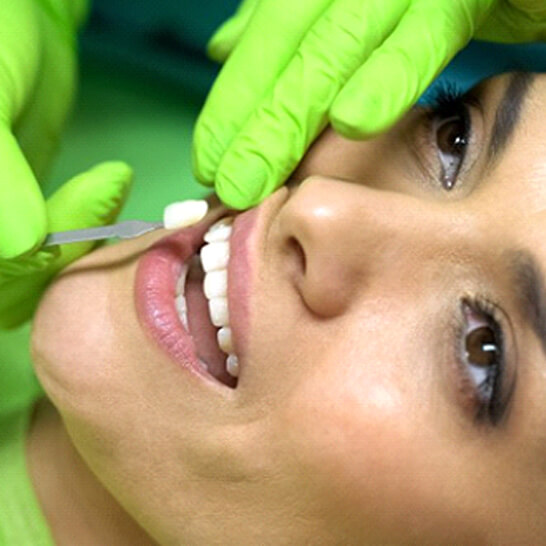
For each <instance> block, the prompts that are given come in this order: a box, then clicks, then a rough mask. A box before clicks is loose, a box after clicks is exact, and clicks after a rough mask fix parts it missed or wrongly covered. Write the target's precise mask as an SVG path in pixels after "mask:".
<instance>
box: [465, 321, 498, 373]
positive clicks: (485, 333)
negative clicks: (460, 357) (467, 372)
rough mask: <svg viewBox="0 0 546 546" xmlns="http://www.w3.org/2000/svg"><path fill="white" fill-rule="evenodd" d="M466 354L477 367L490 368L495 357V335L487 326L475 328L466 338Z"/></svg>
mask: <svg viewBox="0 0 546 546" xmlns="http://www.w3.org/2000/svg"><path fill="white" fill-rule="evenodd" d="M465 345H466V352H467V355H468V358H469V360H470V361H471V362H472V363H473V364H475V365H477V366H485V367H487V366H491V365H493V364H495V360H496V357H497V344H496V342H495V334H494V332H493V331H492V330H491V328H489V326H482V327H481V328H476V329H475V330H473V331H472V332H470V333H469V334H468V336H467V337H466V343H465Z"/></svg>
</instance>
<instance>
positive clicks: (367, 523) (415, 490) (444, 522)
mask: <svg viewBox="0 0 546 546" xmlns="http://www.w3.org/2000/svg"><path fill="white" fill-rule="evenodd" d="M398 342H399V346H398V347H399V348H398V349H397V350H396V351H393V350H388V348H389V344H387V343H379V345H378V346H374V345H373V344H371V345H370V344H368V347H367V348H366V351H363V352H362V353H361V354H360V356H359V355H358V354H354V355H351V353H350V344H348V345H347V346H346V347H344V348H343V349H344V350H339V349H340V348H339V347H338V348H337V349H338V352H337V354H334V353H333V352H332V353H331V354H328V355H324V361H321V362H316V363H315V364H314V371H311V370H310V371H309V372H308V374H307V378H306V379H305V381H302V382H301V383H300V385H299V389H298V390H297V392H294V393H293V394H292V395H291V397H290V400H289V402H288V403H287V404H285V406H284V408H283V409H282V413H281V414H280V416H279V419H278V421H277V428H276V430H277V433H276V437H277V438H279V442H278V449H280V450H281V451H282V452H283V453H284V454H285V455H286V454H289V457H288V459H287V460H289V461H291V463H290V465H288V467H290V468H291V472H292V473H293V474H294V475H297V476H299V478H297V479H298V480H301V483H300V484H299V485H298V489H299V490H300V491H309V493H308V494H309V497H310V499H311V502H314V503H316V505H315V506H314V510H315V511H316V512H317V513H320V514H327V516H326V517H327V518H328V522H329V524H330V525H331V526H332V528H335V529H341V530H342V532H344V533H345V534H346V536H347V537H353V539H354V537H355V536H358V537H359V540H361V541H365V542H366V543H368V542H372V543H373V542H376V543H377V542H385V541H387V542H389V541H392V542H397V541H400V542H404V541H405V540H407V537H408V527H411V526H413V528H414V529H415V530H417V529H418V527H419V525H421V523H423V528H422V529H419V533H421V535H420V536H421V537H431V538H437V537H439V536H441V533H442V532H443V531H445V529H446V528H448V526H449V525H451V524H452V523H453V520H454V518H455V519H456V516H454V515H453V514H452V510H450V509H449V507H453V506H454V504H453V502H452V500H450V502H446V503H445V504H443V503H442V495H443V493H442V491H444V492H445V491H446V489H447V490H449V489H450V487H451V486H450V484H451V485H453V483H456V481H457V475H458V474H464V468H461V462H462V461H461V460H458V459H457V451H456V450H453V449H452V448H451V447H452V446H451V447H450V446H449V445H448V444H447V443H446V426H445V425H446V423H445V422H443V421H442V420H441V419H440V418H438V416H437V412H435V411H433V405H432V404H431V403H430V402H429V403H426V402H425V403H423V398H424V396H425V393H426V390H424V389H422V388H420V387H419V388H417V387H415V385H416V384H420V380H421V379H422V378H419V377H418V373H415V372H412V371H411V369H410V368H411V366H410V365H409V364H408V362H411V361H412V359H411V358H410V357H411V355H412V354H413V351H414V348H413V347H412V346H411V345H409V344H404V341H403V339H402V337H400V338H398ZM391 345H392V344H391ZM353 346H355V343H354V340H353ZM382 347H385V349H383V348H382ZM360 348H362V344H360ZM340 354H343V355H344V357H343V359H341V358H340V357H339V355H340ZM363 354H364V355H365V357H363V356H362V355H363ZM291 465H293V467H292V466H291ZM463 466H464V465H463ZM457 468H458V469H459V471H456V472H453V469H457ZM451 482H453V483H451ZM450 495H451V493H448V494H447V495H446V496H447V497H449V496H450ZM316 499H320V500H316ZM444 507H445V509H444ZM415 521H417V522H418V523H416V522H415ZM429 529H430V532H429ZM461 532H462V536H466V535H465V533H466V531H465V530H463V531H461ZM437 533H438V534H437ZM417 536H419V534H417Z"/></svg>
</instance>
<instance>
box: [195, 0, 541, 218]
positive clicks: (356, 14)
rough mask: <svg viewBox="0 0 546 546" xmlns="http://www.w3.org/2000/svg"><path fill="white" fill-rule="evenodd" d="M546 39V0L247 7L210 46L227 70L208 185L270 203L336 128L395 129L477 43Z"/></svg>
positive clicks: (335, 0) (237, 202) (344, 0)
mask: <svg viewBox="0 0 546 546" xmlns="http://www.w3.org/2000/svg"><path fill="white" fill-rule="evenodd" d="M473 37H475V38H478V39H486V40H496V41H504V42H514V41H532V40H540V39H542V40H544V39H546V2H544V0H456V1H454V0H388V1H387V0H297V1H295V0H244V1H243V3H242V4H241V6H240V9H239V11H238V13H237V14H236V15H235V17H234V18H232V19H230V20H228V22H227V23H225V24H224V25H223V26H222V27H221V28H220V30H219V31H218V32H217V34H216V35H215V36H214V37H213V38H212V40H211V42H210V44H209V53H210V54H211V55H212V56H213V57H215V58H216V59H218V60H224V59H226V58H228V57H229V58H228V59H227V62H226V64H225V66H224V68H223V69H222V71H221V72H220V74H219V76H218V78H217V80H216V82H215V85H214V86H213V89H212V91H211V93H210V94H209V97H208V99H207V102H206V104H205V106H204V108H203V110H202V112H201V115H200V117H199V119H198V121H197V125H196V128H195V132H194V141H193V165H194V174H195V176H196V178H197V179H198V180H199V181H200V182H201V183H203V184H206V185H212V184H214V186H215V189H216V192H217V194H218V196H219V197H220V199H221V200H222V201H224V203H226V204H227V205H228V206H230V207H233V208H238V209H243V208H247V207H250V206H253V205H256V204H258V203H259V202H261V201H262V200H263V199H264V198H265V197H267V196H268V195H269V194H270V193H271V192H273V191H274V190H275V189H276V188H277V187H278V186H279V185H281V184H282V183H283V182H284V180H285V179H286V178H287V177H288V176H289V174H290V173H291V172H292V170H293V169H294V168H295V167H296V165H297V164H298V162H299V161H300V159H301V158H302V157H303V155H304V154H305V152H306V150H307V148H308V147H309V146H310V144H311V143H312V141H313V140H314V139H315V138H316V137H317V136H318V135H319V134H320V132H321V131H322V130H323V129H324V127H325V126H326V125H327V124H328V123H331V124H332V126H333V127H334V129H335V130H336V131H338V132H339V133H341V134H342V135H344V136H346V137H348V138H353V139H360V138H365V137H369V136H372V135H375V134H377V133H380V132H382V131H384V130H386V129H388V128H389V127H390V126H392V125H393V124H394V123H395V122H396V121H397V120H398V119H399V118H400V117H401V116H402V115H403V114H404V113H405V112H406V111H407V110H408V109H409V108H410V107H411V106H412V105H413V104H414V103H415V102H416V101H417V100H418V99H419V97H420V96H421V94H422V93H423V92H424V91H425V89H426V88H427V87H428V86H429V84H430V83H431V82H432V80H433V79H434V78H435V77H436V76H437V75H438V74H439V73H440V72H441V71H442V70H443V68H444V67H445V66H446V65H447V64H448V63H449V61H450V60H451V59H452V58H453V57H454V56H455V54H456V53H457V52H458V51H459V50H460V49H462V48H463V47H464V46H465V45H466V44H467V43H468V42H469V40H470V39H471V38H473Z"/></svg>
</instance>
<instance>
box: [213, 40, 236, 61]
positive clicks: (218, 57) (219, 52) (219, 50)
mask: <svg viewBox="0 0 546 546" xmlns="http://www.w3.org/2000/svg"><path fill="white" fill-rule="evenodd" d="M231 46H232V44H231V42H227V43H226V42H225V41H223V40H220V39H211V40H210V42H209V43H208V44H207V56H208V57H209V58H210V59H212V60H213V61H216V62H217V63H224V62H225V61H226V59H227V58H228V57H229V54H230V53H231Z"/></svg>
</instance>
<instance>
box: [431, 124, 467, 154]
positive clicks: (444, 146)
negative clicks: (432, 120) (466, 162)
mask: <svg viewBox="0 0 546 546" xmlns="http://www.w3.org/2000/svg"><path fill="white" fill-rule="evenodd" d="M464 134H465V126H464V122H463V121H462V120H461V119H460V118H458V117H457V118H455V119H450V120H448V121H447V122H446V123H444V124H443V125H442V126H441V127H440V128H439V130H438V145H439V148H440V150H441V151H442V152H444V153H445V154H450V155H458V154H460V153H462V151H463V150H464V147H465V146H466V138H465V136H464Z"/></svg>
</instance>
